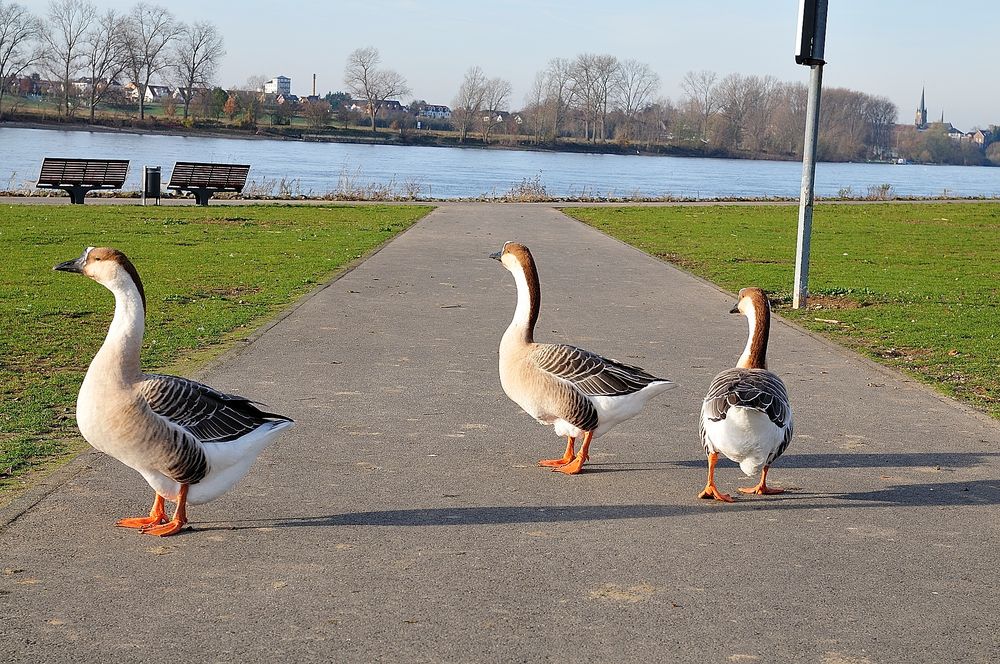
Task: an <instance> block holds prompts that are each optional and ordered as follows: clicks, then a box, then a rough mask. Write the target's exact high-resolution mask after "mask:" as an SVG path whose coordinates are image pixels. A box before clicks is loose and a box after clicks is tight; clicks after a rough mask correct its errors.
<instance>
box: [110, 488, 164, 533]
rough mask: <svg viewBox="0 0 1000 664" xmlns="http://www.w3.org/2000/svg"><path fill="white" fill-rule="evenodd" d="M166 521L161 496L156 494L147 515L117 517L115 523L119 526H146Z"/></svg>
mask: <svg viewBox="0 0 1000 664" xmlns="http://www.w3.org/2000/svg"><path fill="white" fill-rule="evenodd" d="M166 522H167V513H166V512H165V511H164V510H163V496H161V495H160V494H156V498H155V499H154V500H153V507H152V509H150V510H149V516H137V517H132V518H128V519H118V521H116V522H115V525H116V526H118V527H119V528H148V527H150V526H158V525H159V524H161V523H166Z"/></svg>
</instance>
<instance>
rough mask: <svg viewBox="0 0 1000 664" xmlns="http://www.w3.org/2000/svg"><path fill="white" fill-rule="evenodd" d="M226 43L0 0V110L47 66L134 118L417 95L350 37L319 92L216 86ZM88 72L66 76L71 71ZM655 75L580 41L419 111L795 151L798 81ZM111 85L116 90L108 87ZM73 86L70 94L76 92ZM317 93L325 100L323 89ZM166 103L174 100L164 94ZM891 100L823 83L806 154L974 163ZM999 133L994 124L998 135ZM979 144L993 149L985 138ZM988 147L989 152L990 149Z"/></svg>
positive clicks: (718, 148)
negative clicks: (300, 97)
mask: <svg viewBox="0 0 1000 664" xmlns="http://www.w3.org/2000/svg"><path fill="white" fill-rule="evenodd" d="M224 55H225V46H224V41H223V38H222V35H221V33H220V32H219V30H218V28H217V27H216V26H215V25H213V24H212V23H210V22H207V21H197V22H194V23H190V24H187V23H184V22H182V21H179V20H177V19H176V18H175V17H174V16H173V15H172V14H171V13H170V12H169V11H168V10H167V9H165V8H163V7H160V6H158V5H154V4H149V3H147V2H145V1H143V2H139V3H138V4H136V5H135V6H134V7H132V9H131V10H129V11H127V12H123V13H119V12H117V11H115V10H113V9H108V10H106V11H104V12H99V11H98V10H97V9H96V7H95V6H94V4H93V3H92V2H90V0H52V1H51V2H50V3H49V7H48V12H47V14H46V15H45V16H44V17H40V18H36V17H34V16H32V15H31V14H30V13H29V12H28V11H27V10H25V9H24V8H23V7H22V6H21V5H19V4H18V3H16V2H4V0H0V81H2V82H5V84H3V85H0V112H2V109H3V95H4V93H5V91H6V90H7V89H8V84H7V82H9V81H12V80H16V79H17V78H18V77H19V76H21V75H22V74H23V73H24V72H26V71H28V70H29V69H32V68H34V69H35V70H41V71H43V72H45V73H46V74H47V75H48V76H49V77H50V78H51V79H52V80H53V81H55V82H57V83H58V85H57V86H55V87H56V89H57V90H58V94H59V95H60V96H61V99H60V100H59V108H60V112H61V113H63V114H65V115H70V114H72V113H73V112H74V109H75V108H76V107H77V106H80V105H83V106H85V107H86V108H87V109H89V113H90V118H91V121H93V120H94V117H95V111H96V109H97V107H98V106H99V105H100V104H102V103H108V102H110V101H117V103H124V102H123V101H122V100H120V99H119V100H113V99H112V98H113V96H114V95H115V94H116V91H115V90H114V89H113V88H112V86H111V85H109V82H111V81H114V80H116V79H117V78H118V77H120V76H127V77H128V78H129V79H130V80H131V81H132V84H133V85H134V86H135V87H136V96H137V100H136V101H135V103H136V105H137V108H138V115H139V119H140V120H141V119H143V118H144V117H145V99H146V90H147V88H149V86H150V85H152V84H153V83H154V82H157V81H159V82H168V83H170V84H172V85H173V86H175V87H176V89H177V91H178V95H179V97H180V99H181V103H182V105H183V117H184V118H185V119H187V118H188V117H189V116H190V115H192V114H194V113H196V114H198V115H200V116H201V117H206V118H207V117H213V116H214V117H215V118H219V117H221V116H222V115H223V114H224V115H226V116H228V117H229V118H230V119H231V120H234V121H236V119H237V116H238V117H239V123H240V124H241V125H243V126H250V127H252V126H255V125H256V123H257V122H258V120H259V117H260V116H261V114H262V113H263V112H264V111H265V110H266V111H267V112H268V113H270V115H271V121H272V124H287V123H288V122H289V121H290V118H291V117H292V116H294V115H301V116H302V117H304V118H305V120H306V121H307V122H308V124H309V125H311V126H313V127H314V128H317V129H321V128H323V127H326V126H328V124H329V122H330V120H331V118H332V116H333V113H334V112H337V111H338V105H340V108H339V116H340V117H341V118H342V119H345V121H346V120H348V119H349V118H350V117H351V114H350V113H348V112H347V111H346V107H347V105H348V104H351V105H352V106H353V107H354V108H357V107H358V105H359V104H358V102H361V104H360V106H361V107H362V110H361V111H360V113H361V114H362V115H364V116H366V121H367V124H368V126H369V127H370V129H371V131H373V132H375V131H377V130H378V127H379V125H380V123H381V124H382V125H387V124H390V123H391V124H392V125H393V126H394V127H396V128H399V129H400V130H401V131H402V130H404V129H406V128H408V127H412V126H413V125H414V124H415V119H414V116H415V115H416V114H417V113H418V112H419V109H420V108H421V107H423V106H426V102H424V101H423V100H418V99H415V100H413V101H412V102H411V103H410V104H409V110H410V113H409V114H407V113H406V112H405V110H406V109H401V108H399V107H397V106H395V105H394V101H401V100H402V99H401V98H402V96H403V95H407V94H409V93H410V92H411V90H410V87H409V85H408V83H407V81H406V78H405V77H404V76H403V75H402V74H400V73H398V72H397V71H395V70H393V69H389V68H386V67H383V66H382V60H381V56H380V54H379V51H378V50H377V49H376V48H374V47H371V46H369V47H365V48H359V49H356V50H354V51H353V52H352V53H351V54H350V55H349V56H348V59H347V62H346V65H345V68H344V78H343V81H344V85H345V87H346V91H344V92H335V93H334V92H331V93H328V94H327V95H326V97H325V102H323V103H317V102H318V101H319V100H316V99H312V101H311V102H309V103H305V104H295V103H290V104H288V105H284V106H278V105H275V104H274V103H273V100H271V103H270V104H269V106H268V107H267V108H266V109H265V108H264V102H265V100H264V99H263V97H262V95H261V94H260V91H261V90H262V89H263V83H264V82H265V81H266V80H267V78H266V77H264V76H254V77H251V78H250V79H249V80H248V81H247V83H246V85H245V86H242V87H241V86H232V87H231V89H229V90H224V89H222V88H220V87H218V86H217V85H213V79H214V78H215V76H216V73H217V71H218V68H219V66H220V64H221V61H222V58H223V57H224ZM81 77H82V78H83V80H85V81H88V83H87V84H86V85H85V86H83V88H84V92H83V93H82V94H81V93H79V92H78V91H79V89H80V87H81V86H79V85H74V81H79V79H80V78H81ZM660 87H661V81H660V77H659V76H658V75H657V74H656V72H654V71H653V70H652V68H651V67H650V66H649V65H648V64H646V63H643V62H640V61H637V60H620V59H618V58H616V57H615V56H612V55H609V54H594V53H584V54H580V55H577V56H575V57H572V58H562V57H558V58H554V59H552V60H550V61H549V62H548V64H547V65H546V66H545V67H544V68H543V69H542V70H541V71H539V72H537V73H536V75H535V78H534V81H533V84H532V86H531V89H530V91H529V93H528V94H527V96H526V98H525V99H524V102H523V104H522V105H521V107H520V109H519V110H516V111H513V110H512V107H513V102H512V100H511V94H512V85H511V83H510V81H508V80H506V79H504V78H502V77H498V76H490V75H488V74H487V73H486V72H485V71H484V70H483V69H482V68H481V67H479V66H472V67H470V68H469V69H468V70H467V71H466V73H465V75H464V77H463V80H462V81H461V83H460V84H459V85H458V90H457V92H456V94H455V96H454V98H453V99H452V108H451V117H450V118H448V119H447V120H436V121H433V122H427V125H428V126H433V127H435V128H439V129H443V130H450V131H453V132H455V133H456V134H457V140H458V141H459V142H464V141H466V140H468V139H469V137H470V136H472V135H476V136H477V137H478V139H479V140H481V141H482V142H484V143H490V142H491V141H493V140H502V141H508V142H512V143H523V142H525V141H527V142H530V143H534V144H537V145H545V146H551V147H559V146H566V145H567V144H570V143H574V144H582V145H612V144H618V145H620V146H623V147H630V146H631V147H635V148H645V149H647V150H654V151H655V150H662V149H667V150H670V149H675V150H678V151H682V152H684V153H687V154H705V155H726V156H751V157H775V158H795V157H798V156H800V155H801V153H802V140H803V134H804V128H805V110H806V99H807V90H806V86H805V84H804V83H801V82H782V81H779V80H777V79H776V78H775V77H773V76H757V75H746V74H739V73H733V74H728V75H725V76H719V75H718V74H717V73H715V72H712V71H706V70H702V71H689V72H687V73H686V74H685V75H684V77H683V79H682V80H681V83H680V87H681V90H682V92H683V94H682V96H681V97H680V98H679V99H678V100H677V101H676V102H674V101H672V100H670V99H669V98H667V97H664V96H662V95H661V94H660ZM117 94H119V95H120V94H121V92H120V91H118V92H117ZM80 97H82V101H81V99H80ZM327 102H328V103H327ZM168 103H169V104H173V102H172V101H170V102H168ZM897 116H898V109H897V108H896V106H895V104H893V103H892V102H891V101H889V100H888V99H887V98H885V97H881V96H877V95H871V94H867V93H864V92H859V91H855V90H850V89H846V88H827V89H825V90H824V91H823V97H822V105H821V111H820V133H819V137H818V156H819V158H820V159H823V160H830V161H864V160H887V159H891V158H897V157H903V158H906V159H909V160H913V161H941V162H948V163H983V161H984V155H983V151H982V150H981V149H979V148H978V147H977V146H975V145H970V144H969V143H968V142H959V141H955V140H953V139H951V138H948V137H947V136H944V137H942V135H941V131H938V129H939V128H932V130H929V131H927V132H917V131H916V130H915V129H912V130H911V129H909V128H908V127H904V126H897V125H896V119H897ZM997 138H1000V136H998V137H997ZM993 153H994V154H992V155H991V154H990V153H989V152H987V154H986V157H987V158H989V157H991V156H992V157H1000V153H998V149H997V148H993ZM998 161H1000V159H998Z"/></svg>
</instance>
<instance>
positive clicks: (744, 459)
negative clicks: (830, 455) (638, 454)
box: [698, 288, 792, 503]
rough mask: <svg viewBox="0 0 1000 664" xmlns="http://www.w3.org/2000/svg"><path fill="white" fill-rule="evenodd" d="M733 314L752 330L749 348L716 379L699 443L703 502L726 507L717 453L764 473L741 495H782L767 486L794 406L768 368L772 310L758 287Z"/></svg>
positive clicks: (748, 290)
mask: <svg viewBox="0 0 1000 664" xmlns="http://www.w3.org/2000/svg"><path fill="white" fill-rule="evenodd" d="M730 313H733V314H737V313H742V314H743V315H744V316H746V317H747V321H748V323H749V327H750V334H749V338H748V339H747V345H746V348H745V349H744V350H743V354H742V355H741V356H740V359H739V361H738V362H737V363H736V367H735V368H733V369H726V370H725V371H723V372H721V373H720V374H719V375H717V376H716V377H715V378H714V379H713V380H712V385H711V386H710V387H709V388H708V394H707V395H706V396H705V401H704V403H703V404H702V406H701V427H700V430H701V442H702V445H704V446H705V454H707V455H708V483H707V484H706V485H705V489H704V491H702V492H701V493H700V494H698V497H699V498H714V499H715V500H721V501H724V502H727V503H731V502H733V499H732V497H731V496H729V495H728V494H725V493H721V492H720V491H719V490H718V488H716V486H715V464H716V462H717V461H718V459H719V453H720V452H721V453H722V454H725V455H726V457H728V458H729V459H732V460H733V461H735V462H737V463H738V464H740V468H741V469H743V472H744V473H746V474H747V475H748V476H753V475H756V474H757V473H758V472H759V473H760V482H758V483H757V486H753V487H746V488H741V489H740V492H742V493H752V494H758V495H763V494H772V493H783V492H784V489H774V488H771V487H769V486H767V469H768V467H769V466H770V465H771V464H772V463H774V460H775V459H777V458H778V457H780V456H781V454H782V453H783V452H784V451H785V448H787V447H788V443H790V442H791V440H792V407H791V405H789V403H788V393H787V392H786V390H785V384H784V383H783V382H781V379H780V378H778V376H777V375H776V374H774V373H772V372H770V371H768V370H767V339H768V333H769V331H770V326H771V306H770V304H769V303H768V300H767V295H766V294H765V293H764V291H762V290H761V289H759V288H744V289H743V290H741V291H740V293H739V301H738V302H737V303H736V306H734V307H733V308H732V310H731V311H730Z"/></svg>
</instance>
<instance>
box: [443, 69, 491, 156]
mask: <svg viewBox="0 0 1000 664" xmlns="http://www.w3.org/2000/svg"><path fill="white" fill-rule="evenodd" d="M486 83H487V81H486V74H484V73H483V70H482V69H480V68H479V67H470V68H469V71H467V72H465V78H464V79H463V80H462V85H461V86H460V87H459V88H458V95H456V97H455V99H454V100H453V101H452V102H451V105H452V116H451V117H452V121H453V122H454V123H455V124H457V125H458V129H459V138H458V140H459V142H460V143H461V142H464V141H465V139H466V137H468V135H469V130H470V129H471V128H472V123H473V122H475V121H476V119H477V118H478V117H479V115H480V112H481V111H482V110H483V103H484V99H485V97H486Z"/></svg>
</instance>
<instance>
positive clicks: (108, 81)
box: [83, 9, 125, 122]
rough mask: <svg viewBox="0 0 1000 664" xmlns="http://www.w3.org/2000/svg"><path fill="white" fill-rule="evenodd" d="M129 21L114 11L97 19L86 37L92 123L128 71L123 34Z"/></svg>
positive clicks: (86, 60)
mask: <svg viewBox="0 0 1000 664" xmlns="http://www.w3.org/2000/svg"><path fill="white" fill-rule="evenodd" d="M124 25H125V20H124V18H123V17H122V16H121V15H119V14H118V12H116V11H115V10H114V9H109V10H107V11H106V12H104V13H103V14H101V15H100V16H98V17H96V19H95V20H94V22H93V25H92V27H91V29H90V31H89V32H88V33H87V35H86V37H85V38H84V45H83V61H84V69H85V70H86V72H87V78H89V79H90V82H89V84H88V85H89V90H88V93H89V99H88V103H87V105H88V106H89V107H90V121H91V122H93V121H94V116H95V115H96V109H97V105H98V104H99V103H101V101H102V100H104V98H105V97H107V95H108V91H109V90H110V89H111V88H112V84H113V83H114V82H115V79H117V78H118V77H119V76H121V74H122V72H123V71H125V48H124V43H123V42H122V39H121V35H122V31H123V29H124Z"/></svg>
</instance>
